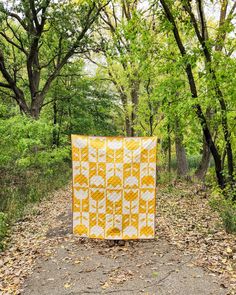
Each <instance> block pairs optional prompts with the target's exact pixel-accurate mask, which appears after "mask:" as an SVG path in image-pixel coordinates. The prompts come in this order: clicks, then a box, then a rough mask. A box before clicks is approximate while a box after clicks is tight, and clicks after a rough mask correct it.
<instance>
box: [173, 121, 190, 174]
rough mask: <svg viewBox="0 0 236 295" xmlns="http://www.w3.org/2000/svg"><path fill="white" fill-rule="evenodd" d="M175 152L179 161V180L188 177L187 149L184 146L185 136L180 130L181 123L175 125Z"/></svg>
mask: <svg viewBox="0 0 236 295" xmlns="http://www.w3.org/2000/svg"><path fill="white" fill-rule="evenodd" d="M175 124H176V125H175V151H176V161H177V178H184V177H186V176H187V175H188V161H187V157H186V151H185V147H184V145H183V134H182V132H181V131H180V130H179V122H178V119H176V123H175Z"/></svg>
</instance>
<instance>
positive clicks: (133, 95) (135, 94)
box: [131, 81, 139, 136]
mask: <svg viewBox="0 0 236 295" xmlns="http://www.w3.org/2000/svg"><path fill="white" fill-rule="evenodd" d="M131 87H132V88H131V102H132V112H131V136H135V135H136V134H135V125H136V123H137V122H136V121H137V108H138V90H139V81H132V83H131Z"/></svg>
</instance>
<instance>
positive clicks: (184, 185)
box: [0, 0, 236, 294]
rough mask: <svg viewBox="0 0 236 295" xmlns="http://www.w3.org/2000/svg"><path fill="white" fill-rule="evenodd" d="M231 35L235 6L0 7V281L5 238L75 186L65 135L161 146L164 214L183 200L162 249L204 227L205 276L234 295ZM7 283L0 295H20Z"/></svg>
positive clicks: (71, 2) (185, 2)
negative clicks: (179, 232)
mask: <svg viewBox="0 0 236 295" xmlns="http://www.w3.org/2000/svg"><path fill="white" fill-rule="evenodd" d="M235 33H236V1H234V0H211V1H210V0H204V1H203V0H178V1H171V0H150V1H149V0H126V1H125V0H117V1H116V0H97V1H93V0H61V1H58V0H37V1H36V0H19V1H13V0H9V1H0V135H1V136H0V185H1V190H0V248H1V250H3V252H2V255H3V256H2V258H1V259H0V268H2V267H3V271H2V272H0V281H1V279H2V277H3V275H2V274H4V276H5V271H6V270H5V268H4V267H5V266H6V263H8V262H6V261H5V258H6V257H8V256H7V255H8V254H6V253H7V252H6V253H5V252H4V251H8V250H7V249H8V247H10V246H9V245H10V244H11V242H10V241H12V238H13V239H15V238H17V237H18V236H19V235H20V234H19V232H17V231H16V232H15V231H14V230H13V228H14V227H15V226H16V227H17V226H18V224H21V222H22V220H25V218H29V220H31V218H33V217H32V216H34V214H36V215H37V213H36V211H34V209H33V208H35V207H34V206H43V204H44V202H45V200H46V199H47V198H48V196H51V195H52V192H53V191H55V192H57V191H58V190H59V189H63V188H65V186H67V185H68V183H69V182H70V181H71V177H72V175H71V134H81V135H95V136H128V137H138V136H157V138H158V151H157V158H158V161H157V171H158V177H157V188H158V187H162V189H163V190H164V191H165V190H167V191H168V198H167V199H166V205H163V206H164V208H166V209H165V210H167V211H168V212H172V211H171V210H172V209H173V208H175V206H177V207H178V205H176V203H175V202H176V199H175V198H176V195H177V196H179V198H180V199H179V200H180V203H179V206H180V208H179V209H180V211H178V212H179V213H178V214H177V213H176V214H177V215H176V214H175V215H174V216H176V223H175V221H173V220H172V219H170V223H173V224H170V225H168V229H167V228H165V231H166V233H165V234H164V237H163V241H164V243H165V242H166V243H167V244H168V245H169V243H170V241H172V240H173V239H175V237H176V232H175V230H176V229H175V230H174V229H173V228H172V226H173V225H175V226H176V228H177V229H178V228H179V227H182V220H183V219H184V220H185V219H186V220H187V218H186V216H189V215H188V214H190V215H191V214H193V215H194V216H195V217H194V218H195V220H198V221H196V222H194V221H193V222H191V225H190V224H188V226H190V227H191V226H192V227H193V228H192V229H196V228H197V233H196V235H197V236H198V233H199V232H201V229H202V225H201V224H202V222H203V224H205V225H206V224H207V226H206V228H207V231H208V232H207V234H206V235H209V234H212V235H213V236H211V238H210V240H208V242H209V241H210V242H209V243H210V245H211V246H209V245H208V244H207V245H208V246H209V247H210V249H211V247H213V248H214V247H216V248H215V250H216V249H219V251H218V253H217V251H216V252H214V251H215V250H214V251H213V250H209V255H208V256H207V255H206V257H205V258H204V259H203V264H202V265H201V266H204V265H205V262H206V261H207V263H206V264H207V265H208V266H207V269H208V270H211V271H214V272H215V273H217V274H221V278H223V283H222V284H223V289H227V288H229V289H227V292H235V291H234V290H233V285H234V284H236V274H235V272H236V254H235V252H236V249H234V247H233V246H232V245H233V241H235V233H236V164H235V163H236V136H235V130H236V79H235V75H236V59H235V57H236V38H235ZM185 190H187V191H188V192H189V194H188V198H187V200H189V202H190V203H191V202H192V201H193V202H196V204H197V208H198V210H199V212H196V211H195V208H193V207H192V205H191V204H189V203H188V202H187V203H188V204H185V201H183V202H182V200H181V196H182V194H184V193H183V191H185ZM191 191H192V192H194V193H192V194H191V193H190V192H191ZM52 198H53V197H52ZM157 198H158V190H157ZM184 200H185V199H184ZM52 202H53V201H52ZM68 202H69V199H68ZM33 203H37V204H33ZM173 204H175V205H173ZM167 205H169V206H170V208H168V206H167ZM166 206H167V207H166ZM172 206H173V207H172ZM182 206H183V208H182ZM201 206H202V207H201ZM42 208H44V207H42ZM162 208H163V207H162ZM184 208H187V209H186V210H185V209H184ZM205 208H207V211H205ZM182 209H183V210H182ZM60 210H62V208H60ZM165 210H164V211H163V212H164V213H163V212H162V213H163V214H162V215H160V216H159V215H158V216H159V217H160V218H164V219H165V220H166V221H167V220H169V218H171V216H169V215H168V214H167V215H168V217H167V215H166V213H165V212H166V211H165ZM169 210H170V211H169ZM30 211H31V212H30ZM188 211H191V212H188ZM50 212H51V211H50ZM157 212H158V209H157ZM203 212H208V213H207V214H209V216H214V218H212V220H211V222H210V223H208V222H206V220H207V217H206V216H205V215H204V214H205V213H204V214H203ZM61 213H62V212H61ZM172 213H173V212H172ZM29 214H31V217H26V216H28V215H29ZM158 214H159V213H158ZM158 216H157V223H158ZM186 222H187V221H186ZM189 222H190V221H189ZM199 224H200V225H199ZM205 225H204V226H205ZM169 226H170V228H169ZM186 226H187V225H186ZM188 226H187V227H188ZM183 227H184V228H185V225H183ZM208 227H209V228H208ZM47 230H49V229H47ZM159 230H161V229H160V228H159ZM183 232H188V231H185V229H184V230H183ZM14 233H15V234H16V235H17V236H16V237H13V236H14ZM158 234H159V233H158V229H157V235H158ZM167 235H168V238H167ZM192 238H193V236H192V235H191V228H190V232H189V236H188V238H187V235H185V237H184V239H182V237H181V239H180V240H181V241H182V242H183V241H184V242H183V243H184V244H185V245H186V244H188V247H190V248H193V249H195V248H196V244H194V245H192V244H191V241H192V240H191V239H192ZM205 238H206V237H205ZM186 239H187V240H188V239H189V240H188V241H187V240H186ZM193 240H194V241H195V238H193ZM219 240H221V241H222V244H220V242H219ZM79 241H80V240H79ZM182 242H180V244H181V243H182ZM9 243H10V244H9ZM78 243H79V242H78ZM176 243H177V244H178V242H176ZM199 244H200V242H199ZM137 245H138V244H137ZM143 245H144V247H146V244H143ZM214 245H215V246H214ZM219 245H220V246H219ZM175 246H176V245H175ZM177 246H179V245H177ZM198 246H199V247H200V248H201V246H200V245H198ZM208 246H206V249H209V247H208ZM19 247H20V248H19V249H20V250H19V251H20V252H21V246H19ZM95 247H96V246H95ZM99 247H100V246H99ZM117 247H118V246H117ZM135 247H136V246H135ZM137 247H142V246H140V245H139V246H137ZM221 247H222V248H221ZM118 248H119V247H118ZM127 248H129V247H128V246H127ZM17 249H18V248H17ZM17 249H15V250H14V251H18V250H17ZM115 249H116V247H115ZM193 249H190V250H191V251H192V250H193ZM206 249H205V250H206ZM205 250H204V251H205ZM115 251H116V250H115ZM117 251H119V250H117ZM122 251H123V250H122ZM180 251H182V252H181V253H180V255H182V254H183V249H182V248H181V249H180ZM191 251H190V252H191ZM212 251H213V252H214V255H213V254H212V253H213V252H212ZM192 252H196V251H192ZM206 252H207V251H206ZM4 253H5V254H6V255H5V254H4ZM224 253H228V254H227V255H226V256H225V254H224ZM150 255H151V254H150ZM194 255H195V254H194ZM36 256H37V255H36ZM36 256H35V257H36ZM213 256H214V257H215V258H214V259H213V258H212V257H213ZM34 259H35V258H34V257H33V258H32V261H34ZM212 259H213V260H214V261H217V267H216V268H214V267H213V268H214V269H212V267H211V266H210V264H211V265H215V264H214V263H213V262H212ZM9 261H10V260H9ZM204 261H205V262H204ZM208 261H211V262H209V263H208ZM138 264H139V263H138ZM7 265H8V264H7ZM8 266H9V265H8ZM204 267H205V266H204ZM12 269H13V273H14V272H15V269H14V267H13V268H12ZM132 272H133V270H131V273H132ZM10 274H11V270H10ZM10 274H9V275H10ZM27 274H28V273H27ZM222 274H224V275H222ZM12 278H13V277H11V278H10V280H9V281H8V275H7V277H6V280H5V281H4V282H3V283H2V282H0V290H3V292H13V293H14V290H19V289H20V288H22V286H21V283H22V282H23V279H22V278H21V279H20V280H19V282H17V283H14V282H13V283H12V281H11V280H12ZM130 280H132V279H131V278H130ZM217 280H218V277H217ZM9 282H10V283H9ZM9 284H10V285H9ZM68 284H69V283H68ZM104 284H105V282H104ZM107 284H110V281H109V282H107ZM138 284H139V283H138ZM13 285H16V286H17V287H16V289H14V288H15V287H9V286H13ZM19 286H21V287H19ZM129 287H130V288H132V286H129ZM11 288H13V289H12V290H13V291H12V290H10V289H11ZM140 288H141V287H140ZM6 290H7V291H6ZM153 290H154V289H150V290H149V291H150V294H153V293H151V292H154V294H155V291H153ZM232 290H233V291H232ZM0 292H1V291H0ZM17 292H18V291H17ZM32 292H33V291H32ZM75 292H76V289H75ZM163 292H164V291H163ZM166 292H167V291H166ZM212 292H213V291H212ZM6 294H7V293H6ZM62 294H63V293H62ZM124 294H125V293H124ZM163 294H168V293H163ZM173 294H175V293H173ZM179 294H180V293H179ZM196 294H201V293H196ZM206 294H208V293H206ZM209 294H210V293H209ZM219 294H221V293H219ZM222 294H224V293H222ZM228 294H235V293H228Z"/></svg>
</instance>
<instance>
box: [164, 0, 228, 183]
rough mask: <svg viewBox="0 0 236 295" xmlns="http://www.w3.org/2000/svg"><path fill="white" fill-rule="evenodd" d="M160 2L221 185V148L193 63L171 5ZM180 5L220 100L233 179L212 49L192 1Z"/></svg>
mask: <svg viewBox="0 0 236 295" xmlns="http://www.w3.org/2000/svg"><path fill="white" fill-rule="evenodd" d="M160 3H161V5H162V8H163V11H164V13H165V16H166V19H167V20H168V22H169V23H170V24H171V30H172V32H173V35H174V38H175V41H176V44H177V46H178V48H179V51H180V54H181V56H182V58H183V60H184V62H185V72H186V75H187V78H188V82H189V87H190V91H191V95H192V98H193V100H194V101H195V102H194V105H193V107H194V109H195V111H196V115H197V117H198V119H199V121H200V124H201V126H202V130H203V134H204V136H205V140H206V142H207V145H208V147H209V149H210V151H211V153H212V156H213V158H214V162H215V171H216V176H217V180H218V184H219V186H220V187H221V188H224V187H225V185H226V182H227V179H226V178H225V177H224V175H223V174H224V173H223V171H224V167H223V166H222V159H221V155H220V150H219V148H218V147H217V145H216V144H215V142H214V138H213V136H212V132H211V130H210V128H209V123H208V122H207V119H206V116H205V114H204V112H203V110H202V106H201V104H200V103H199V101H198V97H199V95H198V91H197V84H196V79H195V77H194V74H193V66H192V64H191V62H190V60H189V54H188V52H187V50H186V48H185V46H184V43H183V38H182V37H181V34H180V32H179V28H178V26H177V21H176V19H175V17H174V15H173V12H172V9H173V6H172V5H171V4H169V2H168V1H165V0H160ZM181 3H182V5H183V6H182V7H183V9H184V10H185V11H186V12H187V13H188V15H189V17H190V20H191V24H192V28H193V30H194V32H195V35H196V37H197V40H198V42H199V43H200V46H201V54H202V55H203V56H204V58H205V60H206V63H207V77H208V79H209V81H210V83H211V85H212V86H213V90H214V96H215V97H216V98H217V100H218V101H219V105H220V110H221V124H222V129H223V135H224V136H223V139H224V142H225V147H226V153H227V157H228V175H229V181H230V182H233V152H232V146H231V141H230V134H229V126H228V118H227V105H226V103H225V99H224V96H223V93H222V91H221V89H220V83H219V80H218V79H217V75H216V72H215V69H214V68H213V60H212V54H211V51H210V49H209V47H208V44H207V42H206V34H205V32H206V31H205V29H203V30H202V31H200V29H199V27H198V22H197V21H196V18H195V16H194V13H193V11H192V7H191V3H190V2H189V1H182V2H181ZM199 11H200V14H201V15H202V18H201V26H202V28H204V27H205V25H204V22H205V17H203V11H202V9H201V6H200V5H199Z"/></svg>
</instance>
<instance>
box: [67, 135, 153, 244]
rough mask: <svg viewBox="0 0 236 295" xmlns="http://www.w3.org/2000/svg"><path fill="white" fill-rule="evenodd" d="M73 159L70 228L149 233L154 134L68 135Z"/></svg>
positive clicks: (82, 232)
mask: <svg viewBox="0 0 236 295" xmlns="http://www.w3.org/2000/svg"><path fill="white" fill-rule="evenodd" d="M72 164H73V232H74V234H76V235H79V236H81V237H90V238H99V239H115V240H120V239H122V240H127V239H152V238H154V234H155V208H156V137H133V138H132V137H130V138H128V137H125V138H121V137H94V136H80V135H72Z"/></svg>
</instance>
